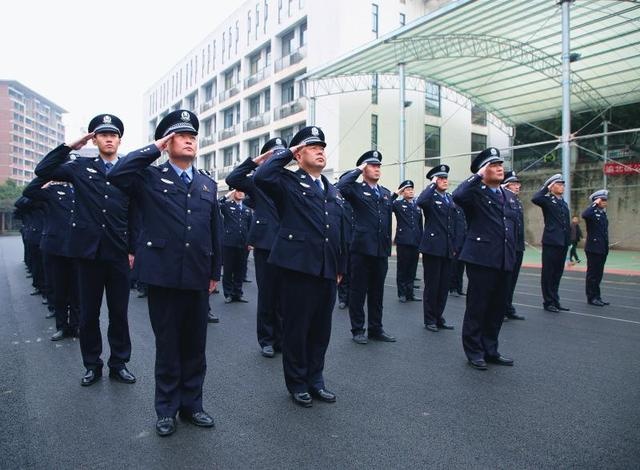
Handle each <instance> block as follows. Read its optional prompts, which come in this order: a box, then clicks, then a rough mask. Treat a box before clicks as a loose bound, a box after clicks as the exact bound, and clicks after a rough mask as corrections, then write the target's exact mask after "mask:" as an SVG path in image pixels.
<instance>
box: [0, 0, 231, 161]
mask: <svg viewBox="0 0 640 470" xmlns="http://www.w3.org/2000/svg"><path fill="white" fill-rule="evenodd" d="M242 3H243V1H242V0H186V1H175V0H174V1H169V0H127V1H125V0H111V1H109V2H96V1H87V0H9V1H5V2H3V5H2V10H3V11H2V16H3V22H2V23H3V24H2V27H1V28H0V44H2V46H0V79H7V80H18V81H19V82H21V83H22V84H24V85H26V86H27V87H29V88H31V89H32V90H34V91H36V92H37V93H40V94H41V95H43V96H45V97H46V98H48V99H50V100H51V101H53V102H54V103H56V104H58V105H59V106H62V107H63V108H64V109H66V110H67V111H68V114H67V115H66V116H65V117H64V121H65V124H66V137H67V140H71V139H74V138H76V137H78V136H79V135H80V132H81V129H82V128H86V126H87V124H88V122H89V120H90V119H91V118H92V117H93V116H95V115H96V114H100V113H105V112H106V113H113V114H115V115H117V116H118V117H120V118H121V119H122V120H123V122H124V125H125V133H124V138H123V141H122V146H121V147H120V151H121V152H123V153H126V152H128V151H130V150H133V149H136V148H138V147H141V146H143V145H145V144H146V143H147V142H146V136H144V137H143V133H142V129H141V128H142V94H143V93H144V91H145V90H146V89H147V88H149V87H150V86H151V85H153V83H154V82H155V81H156V80H158V79H159V78H160V77H162V75H163V74H164V73H165V72H167V71H168V70H169V69H170V68H171V67H172V66H173V65H174V64H175V63H176V62H178V61H179V60H180V59H181V58H182V57H183V56H184V55H185V54H186V53H188V52H189V51H190V50H191V49H192V48H193V47H194V46H196V44H198V43H199V42H200V41H201V40H202V39H204V38H205V37H206V36H207V35H208V34H209V33H210V32H211V31H213V29H214V28H215V26H216V25H218V24H219V23H220V22H222V21H223V20H224V19H225V18H226V17H227V16H229V15H230V14H231V13H233V11H234V10H235V9H236V8H238V6H239V5H241V4H242ZM186 7H188V8H189V9H187V8H186Z"/></svg>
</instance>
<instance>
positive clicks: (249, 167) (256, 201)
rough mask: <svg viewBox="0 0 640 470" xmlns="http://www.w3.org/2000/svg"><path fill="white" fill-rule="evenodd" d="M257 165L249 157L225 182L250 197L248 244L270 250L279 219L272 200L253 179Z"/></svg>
mask: <svg viewBox="0 0 640 470" xmlns="http://www.w3.org/2000/svg"><path fill="white" fill-rule="evenodd" d="M257 167H258V165H256V164H255V163H254V161H253V159H251V158H247V159H246V160H245V161H244V162H242V163H241V164H240V165H238V166H237V167H236V168H235V169H234V170H233V171H232V172H231V173H229V175H228V176H227V178H226V180H225V181H226V182H227V184H228V185H229V186H230V187H232V188H237V189H239V190H240V191H242V192H244V193H245V194H247V195H248V196H249V198H250V199H251V203H250V204H251V205H252V206H253V207H252V208H253V210H254V212H253V218H252V220H251V228H250V229H249V242H248V244H249V245H251V246H253V247H255V248H259V249H261V250H270V249H271V247H272V246H273V242H274V240H275V238H276V234H277V233H278V227H279V225H280V221H279V219H278V211H277V210H276V206H275V205H274V204H273V201H272V200H271V199H270V198H269V196H267V195H266V194H265V192H264V191H262V190H261V189H260V188H258V187H257V186H256V184H255V182H254V181H253V171H255V169H256V168H257Z"/></svg>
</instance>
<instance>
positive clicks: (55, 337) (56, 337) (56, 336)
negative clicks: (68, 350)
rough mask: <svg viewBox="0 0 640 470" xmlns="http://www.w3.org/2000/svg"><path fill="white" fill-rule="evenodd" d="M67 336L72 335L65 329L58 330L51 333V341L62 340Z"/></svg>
mask: <svg viewBox="0 0 640 470" xmlns="http://www.w3.org/2000/svg"><path fill="white" fill-rule="evenodd" d="M67 336H71V335H69V334H67V332H66V331H64V330H58V331H56V332H55V333H54V334H53V335H51V341H60V340H61V339H64V338H66V337H67Z"/></svg>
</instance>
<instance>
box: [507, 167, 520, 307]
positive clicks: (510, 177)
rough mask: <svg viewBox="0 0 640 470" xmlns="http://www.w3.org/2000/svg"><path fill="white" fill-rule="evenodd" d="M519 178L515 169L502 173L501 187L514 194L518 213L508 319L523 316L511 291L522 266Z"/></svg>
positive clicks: (514, 288)
mask: <svg viewBox="0 0 640 470" xmlns="http://www.w3.org/2000/svg"><path fill="white" fill-rule="evenodd" d="M520 186H521V183H520V179H519V178H518V176H517V175H516V172H515V171H507V172H506V173H505V174H504V181H503V182H502V187H503V188H504V189H507V190H509V191H511V192H512V193H513V194H514V196H515V197H514V198H513V200H514V201H515V205H516V213H517V215H518V219H517V222H518V225H517V233H516V235H517V237H516V263H515V265H514V266H513V271H511V276H510V277H509V289H508V293H507V313H506V314H505V319H508V320H524V319H525V318H524V316H523V315H520V314H518V313H517V312H516V308H515V307H514V306H513V293H514V292H515V290H516V284H517V283H518V275H519V274H520V268H521V267H522V258H523V257H524V208H523V207H522V202H521V201H520V197H519V196H518V195H519V194H520Z"/></svg>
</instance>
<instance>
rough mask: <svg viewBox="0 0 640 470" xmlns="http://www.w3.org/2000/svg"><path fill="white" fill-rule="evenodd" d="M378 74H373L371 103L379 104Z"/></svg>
mask: <svg viewBox="0 0 640 470" xmlns="http://www.w3.org/2000/svg"><path fill="white" fill-rule="evenodd" d="M378 86H379V85H378V74H377V73H374V74H373V75H372V76H371V104H378Z"/></svg>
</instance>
